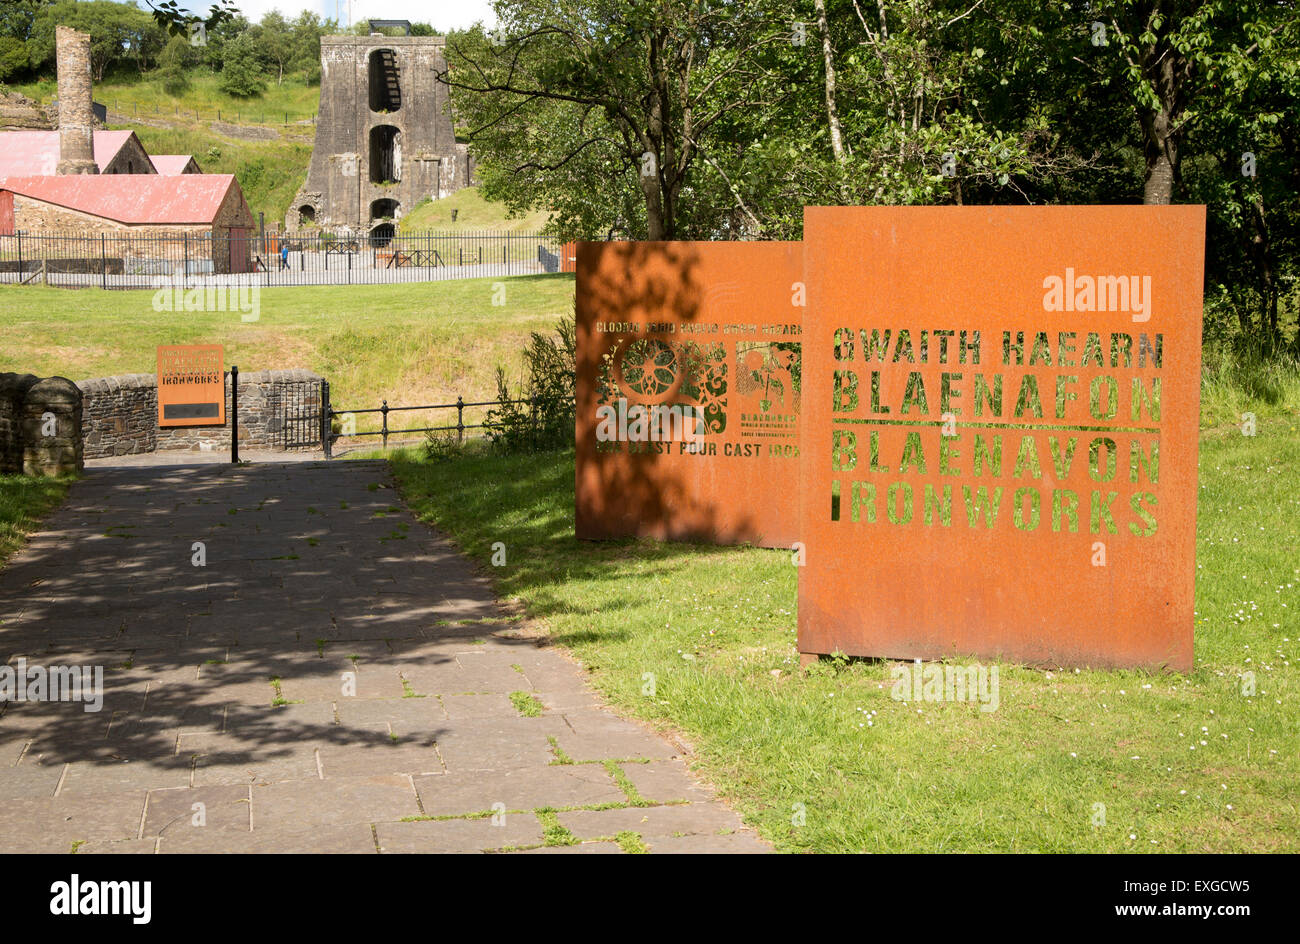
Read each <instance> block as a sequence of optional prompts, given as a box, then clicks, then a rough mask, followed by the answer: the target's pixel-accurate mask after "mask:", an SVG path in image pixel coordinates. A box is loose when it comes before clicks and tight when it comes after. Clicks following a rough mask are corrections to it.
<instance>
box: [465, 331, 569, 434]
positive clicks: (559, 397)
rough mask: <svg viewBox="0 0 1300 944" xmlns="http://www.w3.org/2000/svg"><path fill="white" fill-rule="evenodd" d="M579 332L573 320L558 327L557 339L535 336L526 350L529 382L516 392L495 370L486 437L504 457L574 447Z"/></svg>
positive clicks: (533, 334) (503, 371)
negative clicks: (494, 401) (494, 392)
mask: <svg viewBox="0 0 1300 944" xmlns="http://www.w3.org/2000/svg"><path fill="white" fill-rule="evenodd" d="M577 350H578V341H577V327H576V321H575V319H573V318H569V319H566V320H564V321H561V322H559V323H558V324H557V325H556V329H555V334H554V335H550V334H542V333H541V332H540V331H534V332H532V334H531V335H530V336H529V339H528V344H527V345H525V347H524V352H523V355H524V369H525V370H526V371H527V372H528V378H527V380H526V381H525V383H524V384H523V385H522V389H520V390H519V391H518V392H515V391H512V390H511V389H510V385H509V383H508V382H507V380H506V372H505V368H503V367H498V368H497V377H496V380H497V405H496V406H495V407H493V408H492V409H491V410H490V411H488V416H487V422H488V423H489V424H490V425H489V426H488V436H489V437H490V438H491V440H492V445H493V447H494V448H495V449H496V450H497V451H499V452H502V453H518V452H534V451H537V450H539V449H560V448H565V447H568V446H572V445H573V431H574V421H575V418H576V415H577V407H576V401H575V399H574V390H575V382H576V379H577Z"/></svg>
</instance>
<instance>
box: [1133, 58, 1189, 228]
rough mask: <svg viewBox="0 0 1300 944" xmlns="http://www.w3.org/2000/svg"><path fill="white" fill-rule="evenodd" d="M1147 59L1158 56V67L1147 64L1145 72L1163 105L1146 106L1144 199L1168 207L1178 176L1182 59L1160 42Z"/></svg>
mask: <svg viewBox="0 0 1300 944" xmlns="http://www.w3.org/2000/svg"><path fill="white" fill-rule="evenodd" d="M1146 58H1147V59H1148V60H1150V59H1152V58H1155V59H1156V61H1155V64H1154V66H1150V67H1144V70H1143V71H1144V73H1148V75H1147V77H1148V78H1149V79H1150V80H1151V83H1152V85H1153V86H1155V91H1156V97H1157V98H1158V99H1159V101H1160V106H1159V108H1157V109H1156V110H1154V111H1152V110H1151V109H1144V110H1143V111H1142V113H1141V115H1140V120H1141V124H1142V152H1143V156H1144V157H1145V158H1146V175H1145V178H1144V180H1143V186H1142V202H1143V203H1145V204H1147V205H1156V206H1165V205H1168V204H1170V203H1172V202H1173V198H1174V181H1175V180H1177V178H1178V160H1179V157H1178V141H1177V139H1176V137H1175V130H1174V129H1175V128H1176V126H1177V123H1178V114H1179V112H1180V111H1181V95H1180V94H1179V93H1180V88H1179V85H1180V81H1179V80H1180V77H1181V73H1182V72H1183V64H1182V58H1181V57H1180V56H1178V55H1177V54H1176V53H1175V52H1174V51H1173V50H1172V49H1166V48H1164V47H1163V44H1157V45H1156V46H1155V47H1153V48H1152V49H1150V50H1149V51H1148V53H1147V56H1146Z"/></svg>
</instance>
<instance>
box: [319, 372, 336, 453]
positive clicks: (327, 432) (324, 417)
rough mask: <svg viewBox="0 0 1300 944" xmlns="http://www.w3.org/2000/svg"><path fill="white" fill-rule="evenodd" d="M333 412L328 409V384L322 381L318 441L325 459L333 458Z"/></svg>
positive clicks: (326, 381)
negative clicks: (323, 451)
mask: <svg viewBox="0 0 1300 944" xmlns="http://www.w3.org/2000/svg"><path fill="white" fill-rule="evenodd" d="M333 412H334V411H333V410H331V409H330V382H329V381H328V380H322V381H321V382H320V441H321V446H322V448H324V450H325V458H326V459H332V458H333V457H334V455H333V454H334V449H333V446H334V444H333V442H332V441H331V440H332V439H333V438H334V417H333Z"/></svg>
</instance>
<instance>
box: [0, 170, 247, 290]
mask: <svg viewBox="0 0 1300 944" xmlns="http://www.w3.org/2000/svg"><path fill="white" fill-rule="evenodd" d="M13 215H14V227H13V228H14V231H15V232H17V231H22V232H24V233H33V234H38V235H46V236H72V237H89V238H90V239H91V242H89V243H85V244H82V243H80V242H74V243H69V244H67V247H68V249H67V255H68V256H75V255H81V254H85V253H86V252H87V251H89V252H90V254H91V256H92V258H93V259H94V264H93V265H92V266H91V270H92V271H95V272H98V271H99V258H98V255H97V253H98V248H97V246H96V245H95V243H94V241H93V240H94V239H97V238H98V237H99V235H100V234H101V233H102V234H105V235H107V236H110V237H117V236H127V237H139V239H140V240H141V242H139V243H137V244H135V245H134V246H130V247H127V248H125V249H124V248H123V246H122V245H120V244H116V243H114V242H113V240H111V239H110V241H109V243H108V246H107V252H108V253H109V254H110V255H111V256H116V257H117V258H118V259H119V262H118V265H119V266H120V265H121V262H120V259H121V257H122V254H123V252H126V253H127V254H128V255H132V256H136V257H153V256H161V255H166V256H167V257H169V258H174V259H175V260H176V265H177V266H178V267H179V265H180V260H181V258H182V248H181V245H182V244H181V242H180V238H181V237H182V236H185V235H188V236H190V237H191V238H192V239H193V240H195V242H194V243H193V245H192V246H191V249H190V255H189V258H190V259H199V258H201V257H206V254H203V248H204V247H210V257H211V260H212V271H213V272H215V273H217V274H219V275H224V274H226V273H228V272H230V267H231V256H232V253H231V245H230V235H231V231H232V230H235V231H236V238H237V239H239V240H240V247H241V248H242V249H243V251H242V252H240V251H236V252H235V253H234V255H235V257H236V260H238V259H239V258H240V257H241V256H242V257H245V262H247V258H246V257H247V256H248V255H249V253H248V249H247V248H244V247H247V246H248V242H247V241H248V239H249V238H250V237H251V236H253V235H254V234H255V232H254V225H255V224H254V219H253V214H252V211H250V210H249V208H248V202H247V201H246V200H245V199H244V195H243V193H242V192H241V191H240V190H239V188H238V187H231V188H230V190H229V191H228V192H227V193H226V196H225V199H224V200H223V201H222V203H221V206H220V208H218V210H217V213H216V216H215V218H214V219H213V222H212V223H169V224H164V223H149V224H130V223H119V222H118V221H116V220H109V219H105V218H104V217H101V216H92V215H91V214H89V213H83V212H81V211H80V210H73V209H70V208H68V207H63V206H59V205H58V204H55V203H47V202H45V201H44V200H37V199H35V198H34V197H28V196H24V195H22V194H19V193H15V194H13ZM164 236H165V237H171V238H173V239H174V240H175V241H176V242H175V244H174V245H172V244H170V243H166V244H154V243H151V242H149V240H150V239H154V238H156V237H164ZM37 245H42V244H37ZM46 254H47V255H49V256H51V257H53V256H54V254H55V252H54V249H53V248H47V249H46ZM38 264H39V263H38V262H37V261H36V260H32V259H29V260H28V261H27V262H26V264H25V265H24V266H23V268H24V270H25V271H29V272H30V271H32V269H33V268H35V267H36V266H37V265H38ZM50 270H51V271H55V267H54V266H53V265H51V267H50ZM247 270H248V267H247V265H245V267H244V271H247ZM59 271H76V270H75V268H74V269H71V270H70V269H66V268H65V269H62V270H59ZM111 271H112V268H111V266H110V272H111Z"/></svg>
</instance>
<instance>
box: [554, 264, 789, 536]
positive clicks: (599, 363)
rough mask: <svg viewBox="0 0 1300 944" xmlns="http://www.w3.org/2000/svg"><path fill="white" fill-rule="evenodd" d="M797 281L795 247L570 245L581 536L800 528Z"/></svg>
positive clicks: (771, 532) (767, 532) (780, 532)
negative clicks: (648, 413)
mask: <svg viewBox="0 0 1300 944" xmlns="http://www.w3.org/2000/svg"><path fill="white" fill-rule="evenodd" d="M802 278H803V274H802V257H801V253H800V247H799V244H798V243H693V242H670V243H579V244H578V247H577V322H578V325H577V327H578V335H577V340H578V376H577V424H576V425H577V429H576V434H577V470H576V498H575V503H576V509H575V511H576V531H577V535H578V537H580V538H586V539H605V538H618V537H628V536H643V537H652V538H659V539H668V540H688V541H698V542H707V543H718V544H738V543H746V542H748V543H753V544H761V545H767V546H789V545H790V544H791V543H792V542H793V541H794V540H795V537H796V534H797V530H798V497H797V496H798V487H797V486H798V458H797V455H798V442H799V440H798V422H799V411H800V405H799V404H800V398H801V391H800V389H799V374H800V370H801V366H800V351H801V341H802V338H801V335H800V330H801V328H800V325H801V323H802V315H803V311H804V309H803V307H802V306H801V302H802V298H798V297H796V296H795V294H794V292H795V291H796V290H795V288H794V286H795V283H799V282H801V281H802ZM653 406H659V407H677V408H678V411H679V413H678V415H672V414H667V413H665V412H660V413H659V414H658V415H659V417H660V418H661V420H660V423H659V426H658V427H657V428H656V429H649V428H641V427H640V426H638V422H637V415H638V412H639V410H641V409H643V408H650V407H653ZM687 410H690V411H691V412H690V414H689V417H688V416H687V415H686V411H687ZM641 415H642V418H643V419H644V414H641ZM697 416H698V417H699V418H700V420H701V421H702V422H703V424H704V429H703V433H702V435H700V436H699V437H698V442H688V441H686V440H688V439H690V438H692V437H691V436H688V435H686V434H687V433H691V434H693V433H694V432H695V429H694V427H693V425H690V426H688V425H687V424H688V423H689V422H690V421H691V420H692V419H694V418H695V417H697ZM602 421H604V422H605V423H606V425H605V426H604V428H603V429H602V427H601V423H602ZM620 421H622V422H621V423H620ZM673 423H677V426H673V425H672V424H673ZM655 432H658V433H660V435H659V437H658V441H655V439H654V433H655ZM664 434H666V435H664Z"/></svg>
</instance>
